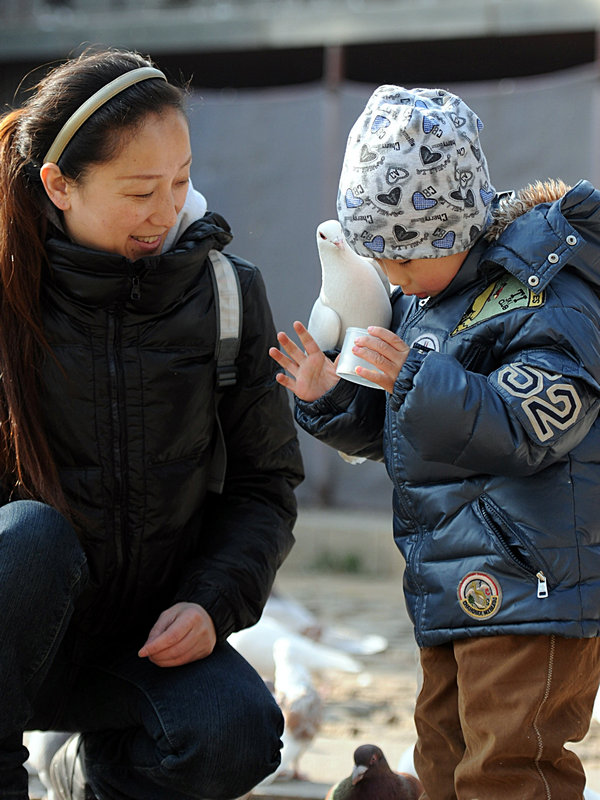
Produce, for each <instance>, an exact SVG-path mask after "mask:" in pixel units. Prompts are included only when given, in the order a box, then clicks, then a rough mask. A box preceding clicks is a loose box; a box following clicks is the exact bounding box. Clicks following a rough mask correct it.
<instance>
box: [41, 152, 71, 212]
mask: <svg viewBox="0 0 600 800" xmlns="http://www.w3.org/2000/svg"><path fill="white" fill-rule="evenodd" d="M40 178H41V180H42V183H43V184H44V189H45V190H46V194H47V195H48V197H49V198H50V200H52V202H53V203H54V205H55V206H56V207H57V208H59V209H60V210H61V211H67V209H69V208H70V207H71V193H70V184H69V181H68V180H67V179H66V178H65V176H64V175H63V174H62V172H61V171H60V167H59V166H58V164H51V163H47V164H44V165H43V166H42V168H41V169H40Z"/></svg>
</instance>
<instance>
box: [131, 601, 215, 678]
mask: <svg viewBox="0 0 600 800" xmlns="http://www.w3.org/2000/svg"><path fill="white" fill-rule="evenodd" d="M216 643H217V634H216V632H215V626H214V625H213V621H212V619H211V618H210V616H209V614H208V612H207V611H205V609H204V608H202V606H200V605H198V604H197V603H177V604H176V605H174V606H171V608H168V609H167V610H166V611H163V613H162V614H161V615H160V617H159V618H158V620H157V621H156V623H155V625H154V626H153V627H152V630H151V631H150V633H149V634H148V639H147V640H146V643H145V644H144V646H143V647H142V648H141V650H140V651H139V652H138V655H139V656H140V658H149V659H150V661H152V663H153V664H156V665H157V666H159V667H178V666H180V665H181V664H189V663H190V662H191V661H197V660H198V659H200V658H206V656H209V655H210V654H211V653H212V651H213V649H214V646H215V644H216Z"/></svg>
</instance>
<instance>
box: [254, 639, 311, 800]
mask: <svg viewBox="0 0 600 800" xmlns="http://www.w3.org/2000/svg"><path fill="white" fill-rule="evenodd" d="M303 655H304V654H303V651H302V649H301V647H300V646H299V641H298V639H297V638H294V637H288V636H282V637H281V638H280V639H277V641H276V642H275V644H274V645H273V657H274V660H275V679H274V682H273V685H274V689H273V694H274V697H275V699H276V701H277V704H278V705H279V708H280V709H281V712H282V714H283V718H284V720H285V727H284V731H283V734H282V736H281V741H282V744H283V747H282V748H281V763H280V764H279V766H278V767H277V769H276V770H275V772H273V773H272V774H271V775H269V776H268V777H267V778H265V779H264V780H263V781H262V783H261V784H259V785H260V786H266V785H268V784H270V783H272V782H273V781H274V780H283V779H296V780H298V779H301V778H302V776H301V774H300V771H299V761H300V758H301V757H302V755H303V754H304V753H305V752H306V750H307V749H308V748H309V746H310V744H311V742H312V741H313V739H314V738H315V736H316V735H317V733H318V732H319V730H320V728H321V723H322V721H323V701H322V699H321V696H320V694H319V692H318V690H317V688H316V687H315V685H314V683H313V679H312V676H311V674H310V671H309V670H308V669H307V668H306V667H305V666H304V664H303V663H302V661H303Z"/></svg>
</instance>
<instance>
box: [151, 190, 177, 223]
mask: <svg viewBox="0 0 600 800" xmlns="http://www.w3.org/2000/svg"><path fill="white" fill-rule="evenodd" d="M178 213H179V208H178V206H177V203H176V201H175V197H174V196H173V195H172V194H171V193H168V194H165V195H163V196H162V197H159V198H158V203H157V205H156V207H155V208H154V210H153V212H152V214H151V217H150V221H151V222H152V223H153V224H154V225H156V226H158V227H165V228H172V227H173V225H175V222H176V221H177V214H178Z"/></svg>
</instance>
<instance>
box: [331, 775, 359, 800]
mask: <svg viewBox="0 0 600 800" xmlns="http://www.w3.org/2000/svg"><path fill="white" fill-rule="evenodd" d="M352 788H353V787H352V779H351V778H344V779H343V780H341V781H338V782H337V783H335V784H334V785H333V786H332V787H331V789H330V790H329V791H328V792H327V794H326V795H325V800H345V798H347V797H348V795H349V794H350V792H351V791H352Z"/></svg>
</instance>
